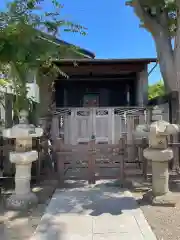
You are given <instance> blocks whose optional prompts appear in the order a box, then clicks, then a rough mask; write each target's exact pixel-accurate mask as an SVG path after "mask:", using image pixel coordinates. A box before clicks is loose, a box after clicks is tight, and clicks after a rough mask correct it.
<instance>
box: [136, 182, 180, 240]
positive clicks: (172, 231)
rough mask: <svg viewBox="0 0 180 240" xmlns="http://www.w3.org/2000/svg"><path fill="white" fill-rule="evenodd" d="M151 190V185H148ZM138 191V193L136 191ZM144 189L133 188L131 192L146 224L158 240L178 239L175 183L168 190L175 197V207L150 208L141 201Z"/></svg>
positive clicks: (179, 204)
mask: <svg viewBox="0 0 180 240" xmlns="http://www.w3.org/2000/svg"><path fill="white" fill-rule="evenodd" d="M148 187H150V188H151V184H148ZM137 189H138V192H137V191H136V190H137ZM145 190H147V187H146V189H143V188H142V189H141V188H136V187H135V188H134V190H132V192H133V193H134V196H135V197H136V198H137V200H138V202H139V205H140V208H141V209H142V211H143V213H144V215H145V217H146V219H147V221H148V223H149V224H150V226H151V228H152V230H153V231H154V233H155V234H156V237H157V239H158V240H179V239H180V186H178V184H176V183H175V182H173V183H172V182H171V183H170V190H171V191H172V192H173V194H175V195H176V196H177V199H179V201H178V200H177V204H176V207H160V206H152V205H149V204H148V203H147V202H144V201H142V200H141V198H142V196H143V194H144V193H145V192H146V191H145Z"/></svg>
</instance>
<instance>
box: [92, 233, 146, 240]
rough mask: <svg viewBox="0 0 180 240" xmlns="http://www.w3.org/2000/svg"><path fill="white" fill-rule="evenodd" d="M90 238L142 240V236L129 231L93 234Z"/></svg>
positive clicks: (98, 239)
mask: <svg viewBox="0 0 180 240" xmlns="http://www.w3.org/2000/svg"><path fill="white" fill-rule="evenodd" d="M92 240H144V238H143V236H142V235H141V234H140V233H139V234H138V235H137V234H136V235H134V234H129V233H121V234H117V233H109V234H95V235H94V236H93V238H92Z"/></svg>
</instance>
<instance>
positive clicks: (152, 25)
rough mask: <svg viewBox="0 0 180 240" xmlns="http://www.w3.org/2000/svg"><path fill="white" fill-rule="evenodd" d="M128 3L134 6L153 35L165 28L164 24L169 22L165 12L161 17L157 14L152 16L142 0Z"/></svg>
mask: <svg viewBox="0 0 180 240" xmlns="http://www.w3.org/2000/svg"><path fill="white" fill-rule="evenodd" d="M127 5H129V6H131V7H133V8H134V12H135V14H136V15H137V16H138V17H139V18H140V20H141V22H142V23H143V24H144V27H145V28H146V29H147V30H149V31H150V32H151V33H152V34H153V35H156V34H158V33H159V32H160V31H162V30H163V25H164V24H166V22H167V21H165V13H164V14H163V15H162V16H161V19H160V18H159V19H158V18H157V17H156V16H151V15H150V14H149V13H148V12H147V11H146V10H145V6H144V5H143V1H142V0H132V1H128V2H127Z"/></svg>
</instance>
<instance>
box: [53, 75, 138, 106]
mask: <svg viewBox="0 0 180 240" xmlns="http://www.w3.org/2000/svg"><path fill="white" fill-rule="evenodd" d="M135 85H136V84H135V80H134V79H128V80H127V79H126V80H122V79H121V80H113V79H112V80H101V81H100V80H94V81H91V80H84V81H82V80H72V81H71V80H57V81H56V83H55V89H56V92H55V100H56V106H57V107H64V106H66V107H82V103H83V97H84V95H85V94H87V93H93V94H98V95H99V105H100V107H108V106H110V107H113V106H126V105H127V86H129V90H130V96H131V97H130V104H129V105H131V106H133V105H136V89H135V87H136V86H135ZM64 89H65V91H64ZM65 95H66V96H65ZM64 99H66V100H65V101H64Z"/></svg>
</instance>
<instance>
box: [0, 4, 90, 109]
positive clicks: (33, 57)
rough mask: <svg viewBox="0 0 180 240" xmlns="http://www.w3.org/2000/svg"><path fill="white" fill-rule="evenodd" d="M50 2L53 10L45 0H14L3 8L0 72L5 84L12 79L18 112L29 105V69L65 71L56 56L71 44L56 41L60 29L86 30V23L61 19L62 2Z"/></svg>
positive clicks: (0, 31)
mask: <svg viewBox="0 0 180 240" xmlns="http://www.w3.org/2000/svg"><path fill="white" fill-rule="evenodd" d="M51 3H52V7H53V8H51V9H53V10H52V11H51V12H47V11H45V10H44V8H43V5H44V4H45V0H13V1H10V2H9V3H8V4H7V8H6V10H5V11H4V10H2V11H0V72H1V74H2V76H3V77H2V79H3V84H4V83H5V82H6V83H8V82H9V81H11V82H12V86H13V88H14V92H15V94H16V103H15V106H16V110H17V112H19V110H20V109H22V108H26V109H27V108H28V107H29V104H30V102H31V100H30V101H29V100H27V97H26V96H27V88H26V82H27V75H28V73H29V70H30V69H31V70H33V69H34V70H37V69H40V68H41V67H42V66H43V67H46V68H47V69H51V74H52V73H53V74H57V73H61V74H63V73H62V72H61V71H60V70H59V69H58V68H57V67H56V66H54V64H53V60H54V58H55V59H57V58H62V57H63V54H64V52H66V51H67V48H72V47H71V46H62V45H60V44H59V43H57V41H56V37H58V36H59V34H60V32H59V31H60V30H62V31H70V32H75V33H76V32H78V33H80V34H81V35H85V34H86V32H85V28H84V27H82V26H80V25H78V24H73V23H71V22H69V21H66V20H63V19H61V16H60V14H61V9H62V7H63V6H62V5H61V4H59V3H58V2H57V1H56V0H51ZM74 51H78V49H74ZM1 82H2V81H0V84H1Z"/></svg>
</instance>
